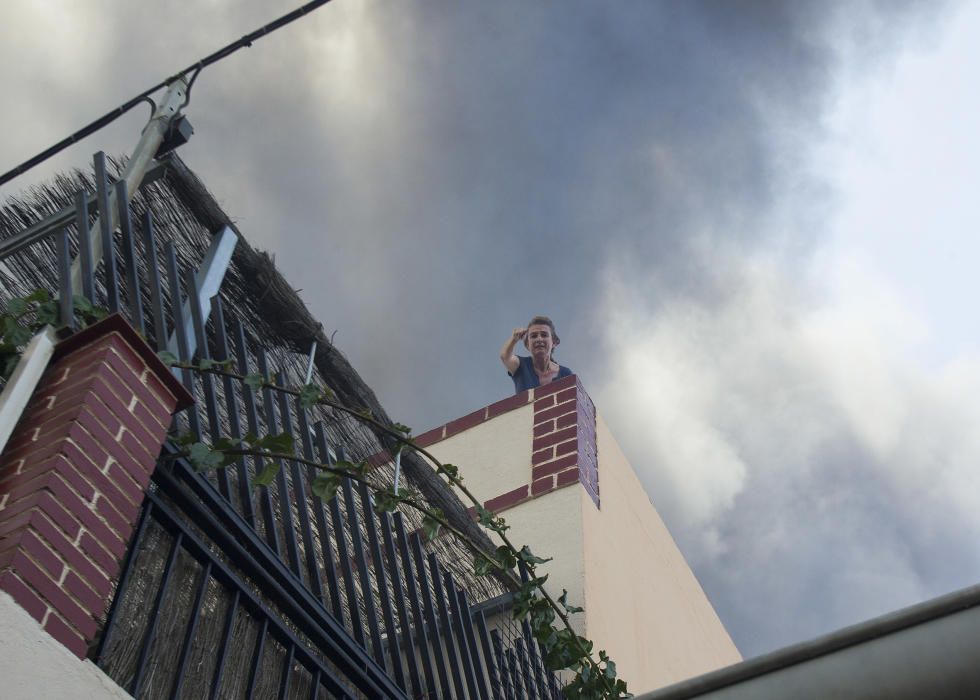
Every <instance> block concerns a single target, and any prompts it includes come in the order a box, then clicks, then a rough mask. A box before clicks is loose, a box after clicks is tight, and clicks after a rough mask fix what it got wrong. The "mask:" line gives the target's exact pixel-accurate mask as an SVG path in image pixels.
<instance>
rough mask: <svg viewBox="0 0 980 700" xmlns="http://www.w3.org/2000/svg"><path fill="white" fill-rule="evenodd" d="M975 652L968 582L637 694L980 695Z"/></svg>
mask: <svg viewBox="0 0 980 700" xmlns="http://www.w3.org/2000/svg"><path fill="white" fill-rule="evenodd" d="M978 653H980V586H974V587H972V588H966V589H963V590H961V591H957V592H955V593H950V594H949V595H946V596H942V597H941V598H935V599H933V600H929V601H926V602H925V603H921V604H919V605H914V606H912V607H910V608H905V609H904V610H898V611H896V612H893V613H889V614H887V615H883V616H882V617H878V618H875V619H873V620H869V621H868V622H863V623H861V624H857V625H854V626H852V627H846V628H844V629H842V630H839V631H837V632H834V633H832V634H828V635H826V636H823V637H818V638H817V639H814V640H812V641H809V642H803V643H802V644H797V645H794V646H791V647H786V648H785V649H780V650H778V651H774V652H772V653H771V654H766V655H764V656H760V657H757V658H754V659H749V660H748V661H743V662H741V663H737V664H733V665H732V666H728V667H726V668H723V669H720V670H718V671H713V672H711V673H706V674H704V675H703V676H697V677H695V678H691V679H689V680H686V681H681V682H680V683H676V684H674V685H671V686H667V687H666V688H662V689H660V690H655V691H653V692H651V693H647V694H645V695H640V696H639V697H638V698H637V700H692V699H694V698H697V699H698V700H777V699H778V700H782V699H783V698H793V700H825V699H826V698H835V700H879V699H880V698H888V700H920V698H943V699H944V700H947V699H954V698H971V699H972V698H977V697H980V664H977V655H978ZM649 663H656V659H650V660H649ZM627 680H628V679H627Z"/></svg>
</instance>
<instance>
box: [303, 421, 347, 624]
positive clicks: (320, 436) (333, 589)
mask: <svg viewBox="0 0 980 700" xmlns="http://www.w3.org/2000/svg"><path fill="white" fill-rule="evenodd" d="M305 420H306V413H305V412H303V413H301V414H300V421H301V422H300V430H302V431H303V434H304V435H307V437H308V433H307V430H306V428H305V427H304V422H305ZM316 446H317V450H319V453H320V457H319V461H320V463H321V464H327V463H328V462H329V461H330V450H329V449H328V448H327V433H326V431H325V430H324V428H323V423H319V422H318V423H317V424H316ZM303 450H304V452H305V450H306V447H305V445H304V447H303ZM310 454H313V451H312V450H311V451H310ZM314 504H315V505H314V510H315V512H316V526H317V529H318V530H319V531H320V549H321V550H322V551H323V570H324V572H325V573H326V576H327V592H328V594H329V595H330V610H331V612H332V613H333V616H334V617H335V618H337V621H338V622H339V623H340V624H341V625H343V624H344V606H343V605H342V604H341V601H340V584H339V582H338V579H337V567H336V566H335V565H334V558H333V548H332V547H331V546H330V526H329V525H328V523H327V516H326V505H325V504H324V502H323V501H322V500H321V499H320V497H319V496H317V497H316V500H315V502H314ZM334 536H335V537H336V538H338V546H339V540H340V538H343V536H344V533H343V532H340V533H338V532H337V531H336V530H335V531H334Z"/></svg>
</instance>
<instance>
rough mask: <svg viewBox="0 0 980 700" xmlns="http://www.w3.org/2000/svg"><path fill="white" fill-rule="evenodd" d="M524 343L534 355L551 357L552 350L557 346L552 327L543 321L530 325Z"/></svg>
mask: <svg viewBox="0 0 980 700" xmlns="http://www.w3.org/2000/svg"><path fill="white" fill-rule="evenodd" d="M524 345H525V346H526V347H527V349H528V350H530V351H531V354H532V355H533V356H534V357H551V350H552V348H553V347H554V346H555V344H554V338H553V337H552V335H551V329H550V328H549V327H548V326H546V325H545V324H543V323H541V324H534V325H532V326H528V327H527V335H526V336H524Z"/></svg>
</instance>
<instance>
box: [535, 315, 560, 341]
mask: <svg viewBox="0 0 980 700" xmlns="http://www.w3.org/2000/svg"><path fill="white" fill-rule="evenodd" d="M531 326H548V328H550V329H551V337H552V338H554V339H555V345H557V344H558V343H560V342H561V341H560V340H559V339H558V333H556V332H555V322H554V321H552V320H551V319H550V318H548V317H547V316H535V317H534V318H532V319H531V320H530V321H528V323H527V327H528V328H529V329H530V328H531Z"/></svg>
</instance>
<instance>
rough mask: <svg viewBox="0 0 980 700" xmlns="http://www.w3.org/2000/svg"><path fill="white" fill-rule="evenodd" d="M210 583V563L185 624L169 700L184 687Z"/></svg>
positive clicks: (205, 567) (206, 565)
mask: <svg viewBox="0 0 980 700" xmlns="http://www.w3.org/2000/svg"><path fill="white" fill-rule="evenodd" d="M210 581H211V562H208V563H207V564H205V565H204V573H203V574H202V576H201V583H200V585H199V586H198V587H197V595H196V596H195V597H194V605H193V607H192V608H191V619H190V622H189V623H188V624H187V633H186V634H185V635H184V643H183V645H182V646H181V648H180V660H179V661H178V662H177V680H176V682H175V683H174V689H173V692H171V693H170V698H171V700H176V698H179V697H180V689H181V686H183V685H184V673H185V671H186V670H187V659H188V657H189V656H190V654H191V645H192V644H193V643H194V636H195V634H196V633H197V623H198V622H199V621H200V619H201V603H203V602H204V594H205V593H206V592H207V590H208V583H210Z"/></svg>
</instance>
